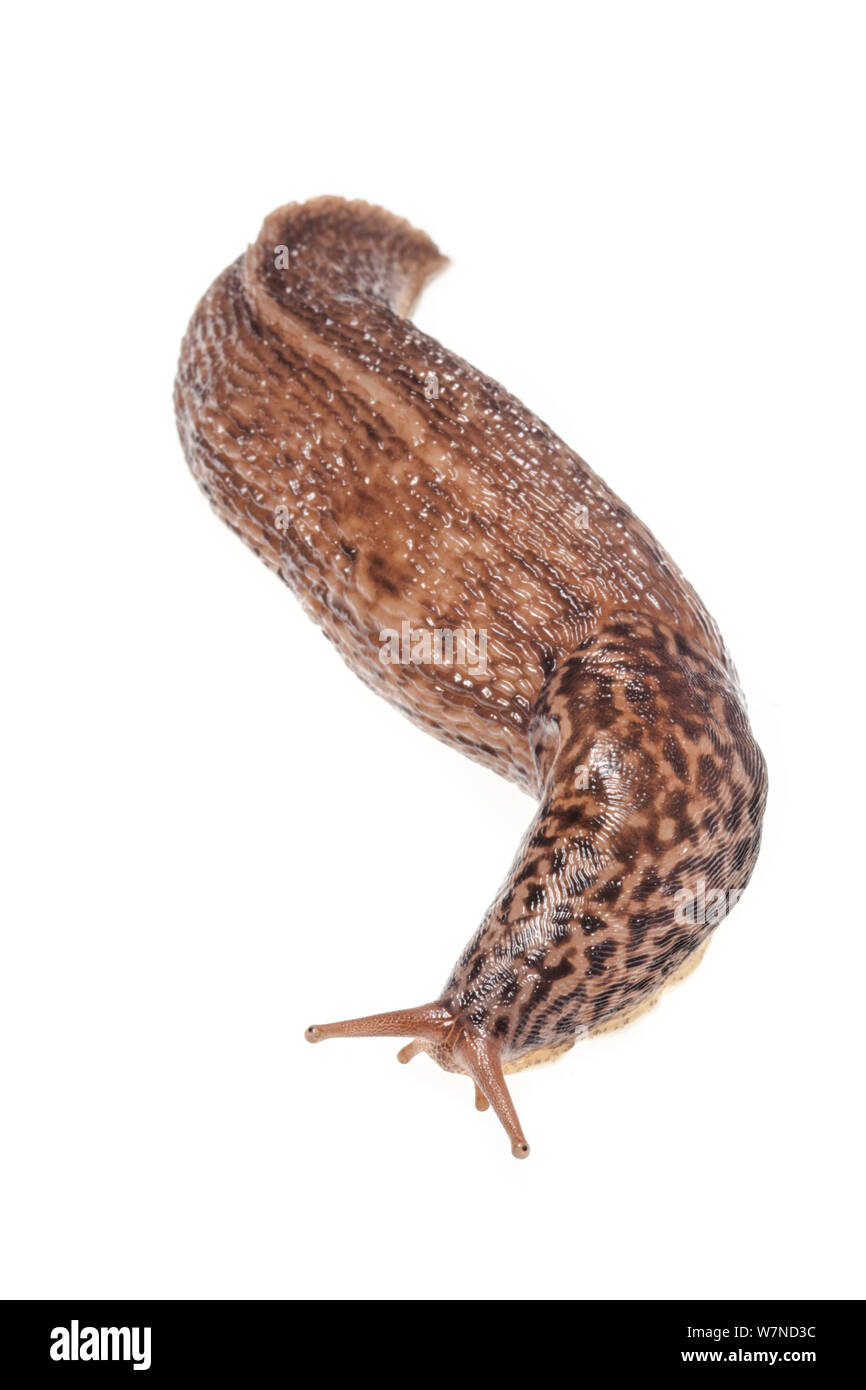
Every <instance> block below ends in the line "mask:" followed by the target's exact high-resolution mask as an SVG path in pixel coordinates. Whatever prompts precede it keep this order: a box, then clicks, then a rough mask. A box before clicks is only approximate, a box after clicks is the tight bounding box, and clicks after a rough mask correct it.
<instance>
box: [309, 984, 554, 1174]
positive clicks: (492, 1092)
mask: <svg viewBox="0 0 866 1390" xmlns="http://www.w3.org/2000/svg"><path fill="white" fill-rule="evenodd" d="M304 1037H305V1038H306V1039H307V1042H311V1043H318V1042H325V1041H326V1040H327V1039H328V1038H411V1039H412V1041H411V1042H409V1043H407V1044H406V1046H405V1047H403V1048H401V1049H400V1051H399V1052H398V1053H397V1060H398V1062H403V1063H406V1062H411V1061H412V1058H413V1057H417V1056H418V1054H419V1052H427V1053H429V1055H430V1056H431V1057H432V1058H433V1060H434V1061H435V1062H438V1064H439V1066H440V1067H442V1068H443V1069H444V1070H445V1071H456V1072H462V1073H464V1075H466V1076H469V1077H470V1078H471V1079H472V1081H473V1082H474V1085H475V1108H476V1110H488V1109H489V1108H490V1107H492V1108H493V1111H494V1113H495V1114H496V1116H497V1118H498V1119H499V1121H500V1123H501V1124H502V1127H503V1129H504V1130H505V1133H506V1134H507V1135H508V1138H509V1140H510V1142H511V1152H512V1154H513V1155H514V1157H515V1158H526V1157H527V1156H528V1154H529V1145H528V1144H527V1142H526V1138H525V1136H524V1133H523V1130H522V1128H521V1125H520V1120H519V1119H518V1118H517V1111H516V1110H515V1108H514V1102H513V1101H512V1099H511V1095H510V1093H509V1090H508V1087H507V1085H506V1083H505V1076H504V1075H503V1071H502V1060H501V1057H500V1054H499V1046H498V1044H497V1043H496V1042H495V1040H494V1039H493V1038H491V1037H490V1036H489V1035H487V1034H484V1033H481V1032H480V1031H479V1030H478V1029H476V1028H474V1027H473V1026H472V1025H471V1024H469V1023H466V1022H464V1021H462V1020H461V1019H460V1018H459V1017H457V1018H455V1016H454V1015H453V1014H452V1013H451V1011H450V1010H449V1009H448V1008H447V1007H446V1006H445V1005H443V1004H441V1003H438V1002H437V1003H433V1004H424V1005H422V1006H421V1008H418V1009H397V1010H395V1011H394V1012H393V1013H384V1014H369V1015H368V1016H367V1017H365V1018H350V1019H345V1020H343V1021H342V1022H340V1023H316V1024H312V1025H311V1026H310V1027H309V1028H307V1029H306V1031H305V1033H304Z"/></svg>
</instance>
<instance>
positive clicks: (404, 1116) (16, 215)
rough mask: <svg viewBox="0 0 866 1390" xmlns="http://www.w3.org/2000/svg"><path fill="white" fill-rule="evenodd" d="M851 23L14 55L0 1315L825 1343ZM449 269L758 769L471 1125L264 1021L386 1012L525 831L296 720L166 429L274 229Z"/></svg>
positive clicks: (494, 362)
mask: <svg viewBox="0 0 866 1390" xmlns="http://www.w3.org/2000/svg"><path fill="white" fill-rule="evenodd" d="M863 38H864V35H863V31H862V9H860V8H859V7H857V6H855V5H851V6H847V5H843V4H826V3H822V4H810V5H799V4H769V3H763V4H762V3H757V4H755V3H749V4H732V3H730V0H726V3H724V4H721V3H720V4H701V5H694V4H692V3H684V4H657V5H652V6H647V5H642V4H615V3H614V4H610V3H604V4H601V3H599V4H577V5H571V6H566V5H547V4H544V3H538V0H535V3H533V4H531V5H520V6H515V7H510V6H508V5H502V4H496V5H487V4H477V3H476V4H469V3H462V4H460V3H458V4H450V3H442V0H437V3H436V4H429V5H426V4H406V3H400V4H393V5H392V4H382V3H375V0H368V3H363V4H357V5H349V4H345V3H343V4H329V5H321V6H311V5H308V4H304V5H295V4H291V3H279V4H274V5H266V4H256V3H250V0H245V3H243V4H240V3H239V4H237V5H221V4H213V3H208V4H202V5H198V4H176V3H173V4H171V5H158V4H154V5H149V6H147V7H143V8H138V9H135V10H131V9H128V8H125V7H123V8H122V7H117V6H114V5H104V6H103V5H88V4H83V5H75V6H67V5H54V6H52V5H47V6H40V7H31V8H29V9H26V10H25V9H24V8H22V7H19V8H18V10H17V13H16V17H15V19H14V20H13V24H12V30H11V34H10V35H9V36H8V42H7V43H6V45H5V47H6V56H5V59H4V67H5V74H4V78H3V83H2V88H3V101H4V105H5V107H6V111H5V114H4V126H5V128H6V130H7V136H8V139H9V141H10V143H11V151H10V154H9V164H10V167H8V169H7V174H6V178H5V191H6V192H7V194H9V195H10V197H9V201H8V203H7V208H6V212H5V214H4V225H3V233H4V239H5V241H6V250H5V256H4V272H5V273H4V285H3V311H4V312H3V325H4V331H3V334H2V335H0V347H2V352H3V355H4V366H3V380H4V385H5V386H6V388H7V399H6V403H5V408H4V413H3V435H2V438H3V445H4V449H3V499H2V500H3V506H2V526H3V539H2V564H3V595H4V600H5V604H4V608H5V617H4V631H5V639H4V656H5V657H6V658H7V665H6V675H5V680H4V689H3V694H4V700H5V702H6V709H5V711H4V716H3V723H2V728H3V737H4V744H5V751H4V773H3V790H4V803H5V814H6V817H7V820H6V824H5V828H4V831H3V841H2V843H3V849H4V852H5V857H6V868H5V871H4V875H3V882H2V892H3V899H4V901H3V946H2V981H0V991H2V998H0V1086H2V1095H0V1105H2V1123H3V1139H2V1154H0V1267H2V1283H0V1292H2V1293H3V1294H4V1295H6V1296H18V1297H27V1296H46V1297H47V1296H53V1297H62V1296H69V1295H76V1296H82V1297H83V1296H85V1295H89V1296H110V1295H113V1296H117V1297H138V1296H146V1295H147V1296H161V1297H186V1296H190V1297H192V1296H205V1297H212V1296H213V1297H215V1296H229V1297H255V1296H259V1297H262V1296H264V1297H294V1298H306V1297H314V1298H318V1297H331V1298H359V1297H364V1298H373V1299H379V1298H408V1299H413V1298H417V1297H426V1298H439V1299H452V1298H456V1299H462V1300H466V1299H475V1298H511V1297H516V1298H526V1299H546V1298H554V1299H571V1298H593V1297H595V1298H598V1297H601V1298H608V1297H610V1298H616V1297H626V1298H641V1297H656V1298H671V1297H678V1296H687V1295H690V1296H696V1297H701V1298H709V1297H714V1296H729V1297H742V1298H755V1297H762V1296H770V1295H772V1296H777V1297H780V1298H781V1297H790V1296H819V1297H830V1296H843V1297H853V1296H855V1295H862V1294H863V1293H864V1292H866V1290H864V1284H863V1279H862V1236H863V1232H862V1225H861V1224H860V1223H861V1222H862V1215H863V1211H862V1205H861V1192H862V1162H863V1154H862V1147H861V1145H862V1063H863V1029H862V1021H861V1019H862V991H863V981H864V950H863V940H864V913H863V873H864V866H866V853H864V847H863V814H862V805H863V781H862V761H861V745H862V742H863V706H864V699H863V684H862V613H863V599H862V585H861V573H860V570H861V565H860V557H861V552H862V548H863V539H862V517H863V513H862V470H863V463H864V447H863V446H864V425H863V418H864V409H863V384H864V366H866V362H864V336H863V335H864V308H866V302H864V301H866V295H864V246H866V217H864V201H863V134H864V100H863V80H862V77H863V62H864V42H863ZM320 193H340V194H344V195H346V196H352V197H364V198H367V199H369V200H371V201H374V202H379V203H382V204H384V205H385V206H387V207H389V208H391V209H392V210H393V211H395V212H397V213H400V214H402V215H405V216H407V217H409V218H410V219H411V220H412V221H413V222H414V223H415V224H416V225H418V226H420V227H423V228H424V229H426V230H428V231H429V232H430V233H431V234H432V235H433V237H434V238H435V239H436V240H437V241H438V243H439V245H440V246H441V247H442V249H443V250H444V251H446V252H447V253H448V254H449V255H450V256H451V257H452V260H453V264H452V266H451V268H450V269H449V270H448V272H447V273H446V274H445V275H444V276H442V277H441V278H440V279H438V280H437V281H436V283H435V284H434V285H433V286H432V287H431V289H430V290H429V292H428V294H427V296H426V298H425V299H424V300H423V302H422V304H421V306H420V309H419V311H418V314H417V318H418V321H419V322H420V324H421V326H422V327H423V328H424V329H426V330H427V331H428V332H431V333H432V334H434V335H435V336H437V337H439V338H441V339H442V340H444V341H445V342H446V343H447V344H448V345H449V346H450V347H452V348H453V349H455V350H456V351H457V352H459V353H460V354H461V355H463V356H465V357H467V358H469V360H470V361H474V362H475V363H477V365H478V366H480V367H481V368H483V369H484V370H485V371H487V372H488V373H490V374H491V375H493V376H495V377H497V378H498V379H500V380H502V381H503V382H504V383H505V384H506V385H507V386H508V387H509V388H510V389H512V390H513V391H515V392H516V394H517V395H518V396H520V397H521V398H522V399H524V400H525V401H527V403H528V404H529V405H530V406H532V407H533V408H534V409H535V410H537V411H538V412H539V413H540V414H541V415H542V417H543V418H545V419H547V420H548V421H549V423H550V424H551V425H552V426H553V427H554V428H555V429H556V431H557V432H558V433H559V434H561V435H562V436H563V437H564V438H565V439H566V440H568V442H569V443H570V444H572V445H573V446H574V447H575V448H577V449H578V450H579V451H580V452H581V453H582V454H583V455H584V457H586V458H587V459H588V460H589V461H590V463H591V464H592V465H593V466H594V467H595V468H596V469H597V470H598V471H599V472H600V473H601V474H602V476H603V477H605V478H606V479H607V481H608V482H609V483H610V484H611V485H612V486H613V487H614V488H615V489H616V490H617V491H618V492H619V493H621V495H622V496H623V497H624V498H625V499H626V501H627V502H628V503H629V504H630V505H631V506H632V507H633V508H634V509H635V510H636V511H637V513H638V515H640V516H641V517H642V518H643V519H644V520H645V521H646V522H647V523H648V524H649V525H650V526H651V527H652V529H653V530H654V531H655V532H656V534H657V535H658V537H659V539H660V540H661V541H662V542H663V543H664V544H665V545H666V546H667V547H668V548H669V549H670V550H671V552H672V553H673V555H674V557H675V558H676V560H677V561H678V563H679V564H680V565H681V566H682V568H683V569H684V571H685V572H686V574H687V575H688V576H689V578H690V579H691V580H692V582H693V583H694V584H695V586H696V587H697V589H698V591H699V592H700V593H701V595H702V596H703V598H704V599H705V601H706V603H707V605H708V606H709V608H710V610H711V611H712V612H713V613H714V615H715V616H716V617H717V619H718V620H719V623H720V625H721V627H722V630H723V632H724V634H725V636H726V638H727V641H728V643H729V645H730V647H731V650H732V651H733V654H734V657H735V659H736V661H737V664H738V667H739V670H740V674H741V677H742V680H743V683H744V686H745V689H746V691H747V694H748V697H749V701H750V708H751V713H752V718H753V723H754V728H755V731H756V734H757V736H758V738H759V741H760V742H761V744H762V746H763V748H764V751H765V753H766V756H767V760H768V763H769V768H770V780H771V792H770V803H769V809H768V812H767V818H766V828H765V847H764V850H763V853H762V856H761V859H760V861H759V863H758V867H757V870H756V872H755V876H754V880H753V883H752V885H751V887H750V888H749V890H748V892H747V893H746V895H745V898H744V899H743V901H742V903H741V904H740V906H739V907H738V908H737V910H736V912H735V913H734V915H733V916H732V917H731V918H730V919H729V920H728V921H727V922H725V923H724V925H723V926H722V927H721V928H720V930H719V932H718V934H717V937H716V939H715V941H714V944H713V945H712V948H711V950H710V952H709V953H708V955H707V957H706V959H705V961H704V963H703V964H702V965H701V967H700V969H699V970H698V971H697V972H696V973H695V975H693V976H692V977H691V979H690V980H689V981H688V982H687V983H685V984H684V985H683V986H682V987H681V988H680V989H678V990H675V991H672V992H671V993H670V994H669V995H666V996H665V998H664V999H663V1000H662V1002H661V1004H660V1005H659V1007H658V1009H657V1010H655V1011H654V1012H653V1013H652V1014H651V1015H650V1016H649V1017H647V1018H646V1019H645V1020H644V1021H642V1022H640V1023H637V1024H635V1025H634V1027H633V1028H632V1029H626V1030H624V1031H623V1032H621V1033H619V1034H616V1035H614V1036H612V1037H610V1038H608V1039H603V1040H598V1041H596V1042H591V1043H587V1044H585V1045H582V1046H579V1047H578V1048H577V1049H575V1050H574V1051H573V1052H572V1053H571V1054H570V1055H569V1056H568V1058H567V1059H565V1060H564V1061H563V1062H561V1063H560V1064H558V1065H557V1066H554V1067H548V1068H539V1069H537V1070H535V1071H532V1072H528V1073H525V1074H523V1075H521V1076H518V1077H516V1078H515V1079H514V1081H513V1083H512V1089H513V1093H514V1096H515V1099H516V1103H517V1106H518V1108H519V1111H520V1114H521V1117H522V1120H523V1124H524V1127H525V1129H526V1133H527V1136H528V1138H529V1140H530V1143H531V1145H532V1155H531V1157H530V1159H529V1160H528V1161H527V1162H526V1163H522V1164H521V1163H515V1162H514V1160H513V1159H512V1158H511V1156H510V1152H509V1148H508V1144H507V1142H506V1140H505V1138H504V1136H503V1134H502V1132H501V1130H500V1129H499V1126H498V1125H497V1123H496V1121H495V1120H494V1119H493V1117H492V1114H487V1115H478V1114H476V1113H475V1111H474V1109H473V1106H472V1094H471V1086H470V1083H469V1082H468V1081H466V1080H465V1079H463V1078H456V1077H454V1076H449V1075H446V1074H445V1073H444V1072H441V1071H439V1070H438V1069H436V1068H435V1066H434V1065H433V1064H432V1063H431V1062H430V1061H429V1059H427V1058H421V1059H419V1060H418V1061H417V1062H415V1063H414V1064H413V1065H412V1066H411V1067H409V1068H406V1069H403V1068H400V1067H398V1066H397V1065H396V1063H395V1060H394V1057H395V1053H396V1050H397V1047H398V1046H399V1044H398V1043H396V1042H393V1041H378V1042H374V1041H363V1042H355V1043H332V1044H328V1045H325V1046H323V1047H320V1048H316V1049H312V1048H310V1047H308V1046H307V1045H306V1043H305V1042H304V1039H303V1029H304V1027H305V1025H306V1024H308V1023H310V1022H313V1021H323V1020H327V1019H330V1018H340V1017H343V1016H345V1015H347V1014H355V1013H363V1012H367V1011H370V1010H377V1009H387V1008H394V1007H399V1006H407V1005H411V1004H416V1003H420V1002H422V1001H424V1000H427V999H428V998H430V997H433V996H435V994H436V993H437V992H438V991H439V989H440V988H441V986H442V985H443V983H444V981H445V979H446V977H447V974H448V971H449V969H450V967H451V965H452V963H453V961H454V959H455V958H456V956H457V954H458V952H459V950H460V949H461V947H462V945H463V943H464V942H465V941H466V940H467V939H468V937H469V936H470V935H471V933H472V932H473V931H474V929H475V927H476V925H477V924H478V921H479V920H480V917H481V915H482V913H483V911H484V909H485V907H486V905H487V903H488V901H489V900H490V898H491V897H492V895H493V892H494V891H495V889H496V887H497V886H498V884H499V882H500V880H501V878H502V876H503V874H504V873H505V871H506V869H507V867H508V865H509V863H510V860H511V857H512V854H513V852H514V850H515V848H516V845H517V843H518V840H519V838H520V836H521V834H522V832H523V829H524V827H525V825H526V824H527V823H528V820H529V817H530V815H531V813H532V805H531V803H530V802H529V801H528V800H527V799H526V798H525V797H524V796H523V795H522V794H521V793H519V792H518V791H516V790H515V789H513V788H511V787H509V786H508V785H506V784H504V783H500V782H499V781H498V779H497V778H496V777H495V776H494V775H493V774H491V773H488V772H485V771H484V770H482V769H480V768H478V767H476V766H474V765H473V764H472V763H470V762H468V761H466V760H463V759H461V757H459V756H458V755H457V754H455V753H452V752H450V751H447V750H445V749H444V748H443V747H442V746H440V745H439V744H437V743H436V742H435V741H434V740H432V739H429V738H428V737H426V736H425V735H424V734H422V733H420V732H418V731H417V730H415V729H413V728H412V726H411V725H410V724H408V723H407V722H405V721H403V720H401V719H400V718H399V717H398V716H397V715H396V714H395V713H394V712H393V711H392V710H391V709H389V708H388V707H387V706H386V705H385V704H384V703H381V702H379V701H378V700H377V699H376V698H375V697H374V696H373V695H372V694H370V693H369V692H368V691H367V690H366V689H365V688H364V687H363V686H362V685H361V684H360V683H359V682H358V681H357V680H356V679H355V678H354V677H353V676H352V675H351V674H350V672H349V671H348V670H347V669H346V668H344V667H343V666H342V664H341V662H340V660H339V659H338V657H337V656H336V655H335V653H334V652H333V650H332V649H331V648H330V647H329V645H328V644H327V642H326V641H325V640H324V638H323V637H322V636H321V634H320V633H319V632H318V630H317V629H316V628H314V627H313V626H312V625H311V624H310V623H309V622H308V621H307V620H306V619H305V618H304V617H303V616H302V614H301V611H300V609H299V607H298V605H297V603H296V602H295V600H294V599H293V598H292V596H291V595H290V594H289V592H288V591H287V590H286V589H285V588H284V587H283V586H282V585H280V584H279V583H278V582H277V580H276V579H275V578H274V577H273V576H272V575H271V574H270V573H269V572H268V571H267V570H266V569H265V568H264V566H262V565H261V564H260V563H259V562H258V561H257V560H256V559H255V557H254V556H253V555H252V554H251V553H250V552H248V551H247V550H245V549H244V547H243V546H241V545H240V544H239V542H238V541H237V540H236V539H235V538H234V537H233V536H232V535H231V533H230V532H229V531H228V530H227V529H226V528H224V527H222V526H221V525H220V524H219V522H218V521H217V520H216V519H215V518H214V517H213V516H212V514H211V513H210V510H209V508H208V506H207V504H206V502H205V500H204V498H203V497H202V496H201V495H200V494H199V492H198V491H197V489H196V487H195V485H194V483H193V482H192V480H191V478H190V476H189V474H188V472H187V469H186V465H185V463H184V460H183V457H182V454H181V450H180V447H179V444H178V441H177V437H176V434H175V428H174V422H173V417H172V402H171V393H172V380H173V374H174V367H175V362H176V356H177V350H178V347H179V343H180V339H181V335H182V333H183V330H184V328H185V325H186V321H187V319H188V317H189V315H190V313H191V312H192V309H193V307H194V305H195V303H196V300H197V299H198V297H199V296H200V294H201V293H202V292H203V291H204V290H205V289H206V287H207V286H208V284H209V283H210V281H211V280H212V278H213V277H214V276H215V275H216V274H217V273H218V272H219V271H220V270H221V269H222V267H223V266H224V265H225V264H227V263H228V262H229V261H230V260H232V259H233V258H234V257H235V256H236V255H237V254H238V252H239V251H240V250H241V249H242V248H243V247H244V246H245V245H246V243H247V242H248V241H250V240H251V239H253V238H254V237H255V236H256V234H257V231H258V228H259V225H260V223H261V220H262V218H263V217H264V215H265V214H266V213H267V212H269V211H270V210H271V209H272V208H273V207H275V206H278V205H279V204H281V203H283V202H287V201H290V200H298V199H304V198H306V197H310V196H313V195H316V194H320Z"/></svg>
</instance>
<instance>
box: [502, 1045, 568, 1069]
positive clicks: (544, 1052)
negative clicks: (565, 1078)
mask: <svg viewBox="0 0 866 1390" xmlns="http://www.w3.org/2000/svg"><path fill="white" fill-rule="evenodd" d="M576 1042H577V1038H566V1040H565V1042H563V1043H558V1044H557V1046H556V1047H539V1048H536V1050H535V1052H527V1053H526V1055H525V1056H523V1057H518V1058H517V1059H516V1060H515V1061H513V1062H506V1063H505V1064H504V1066H503V1068H502V1070H503V1071H504V1072H513V1071H525V1070H526V1068H527V1067H542V1066H544V1063H545V1062H557V1061H559V1058H560V1057H564V1056H565V1054H566V1052H570V1051H571V1049H572V1048H573V1047H574V1044H575V1043H576Z"/></svg>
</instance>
